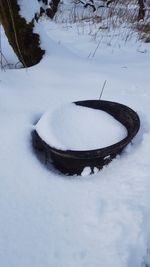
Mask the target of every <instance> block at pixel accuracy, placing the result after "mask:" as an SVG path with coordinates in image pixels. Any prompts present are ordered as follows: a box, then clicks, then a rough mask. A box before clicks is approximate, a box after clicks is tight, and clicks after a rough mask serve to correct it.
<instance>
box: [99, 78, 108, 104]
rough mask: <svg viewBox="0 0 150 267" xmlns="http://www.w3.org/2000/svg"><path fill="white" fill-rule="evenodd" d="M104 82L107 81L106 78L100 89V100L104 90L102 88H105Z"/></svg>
mask: <svg viewBox="0 0 150 267" xmlns="http://www.w3.org/2000/svg"><path fill="white" fill-rule="evenodd" d="M106 82H107V80H105V81H104V83H103V87H102V90H101V93H100V97H99V100H101V97H102V94H103V92H104V88H105V85H106Z"/></svg>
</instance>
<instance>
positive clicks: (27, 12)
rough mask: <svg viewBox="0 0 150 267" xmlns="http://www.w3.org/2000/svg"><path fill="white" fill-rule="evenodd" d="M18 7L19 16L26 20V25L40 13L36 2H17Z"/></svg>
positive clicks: (20, 0)
mask: <svg viewBox="0 0 150 267" xmlns="http://www.w3.org/2000/svg"><path fill="white" fill-rule="evenodd" d="M18 3H19V6H20V14H21V16H22V17H24V18H25V19H26V21H27V22H28V23H30V22H31V21H32V19H33V18H34V16H35V14H36V13H39V11H40V5H39V2H38V1H37V0H32V5H31V1H30V0H18Z"/></svg>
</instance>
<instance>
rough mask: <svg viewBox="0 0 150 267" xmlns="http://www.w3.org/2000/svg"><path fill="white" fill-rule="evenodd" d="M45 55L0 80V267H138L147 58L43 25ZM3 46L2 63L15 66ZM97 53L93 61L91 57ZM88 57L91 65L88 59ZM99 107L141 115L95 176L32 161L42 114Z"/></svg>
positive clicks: (147, 155)
mask: <svg viewBox="0 0 150 267" xmlns="http://www.w3.org/2000/svg"><path fill="white" fill-rule="evenodd" d="M41 29H42V31H41V32H42V45H43V47H44V48H46V49H47V54H46V56H45V57H44V59H43V60H42V62H41V63H40V64H39V65H37V66H34V67H32V68H29V69H27V70H26V69H14V70H6V71H5V72H4V71H1V72H0V125H1V130H0V266H2V267H10V266H11V267H20V266H21V267H50V266H51V267H141V266H142V267H143V266H146V263H147V264H148V263H150V258H149V254H148V251H149V248H150V116H149V114H150V90H149V89H150V76H149V73H150V52H149V44H145V45H144V44H142V45H141V44H139V43H134V40H133V41H131V42H128V43H126V44H123V43H122V45H121V46H120V48H119V47H117V48H116V47H114V46H110V45H109V46H107V45H106V43H105V42H104V43H101V45H100V46H99V47H98V49H96V48H97V44H96V43H95V42H92V41H91V40H90V37H89V36H87V35H85V36H84V35H82V36H79V35H77V33H75V30H74V28H73V27H72V28H70V29H66V28H63V27H62V26H61V25H57V24H55V23H50V22H49V21H47V22H43V23H41V25H39V26H38V27H37V30H41ZM4 42H5V47H4V48H3V49H4V50H5V51H3V52H5V55H6V56H7V57H8V60H9V57H10V60H11V62H12V60H13V62H14V63H16V62H17V59H15V57H14V56H12V54H11V52H9V51H10V50H9V49H10V48H9V46H8V45H7V43H6V39H5V36H4V34H3V43H4ZM95 49H96V53H95V54H94V55H93V52H94V51H95ZM89 55H93V56H89ZM105 80H107V85H106V87H105V90H104V93H103V96H102V99H106V100H111V101H116V102H120V103H123V104H126V105H128V106H130V107H131V108H133V109H134V110H135V111H137V112H138V114H139V116H140V119H141V128H140V131H139V133H138V135H137V136H136V138H135V139H134V141H133V143H132V144H131V145H129V146H128V147H127V149H126V151H124V153H123V154H122V155H120V156H118V157H117V158H116V159H115V160H113V162H112V163H111V164H110V165H109V166H107V167H105V168H104V169H103V170H102V171H100V172H98V173H97V174H94V175H91V176H86V177H80V176H79V177H65V176H63V175H61V174H60V173H58V172H57V171H56V170H54V168H52V170H51V171H49V170H47V169H46V168H45V167H44V166H43V165H42V164H41V163H40V162H39V161H38V159H37V158H36V157H35V154H34V153H33V151H32V147H31V131H32V128H33V125H35V124H36V123H37V121H38V120H39V118H40V117H41V115H42V114H43V113H44V112H45V111H46V110H48V109H49V108H55V107H56V106H59V105H62V104H66V103H69V102H72V101H76V100H83V99H98V98H99V95H100V91H101V88H102V85H103V83H104V81H105Z"/></svg>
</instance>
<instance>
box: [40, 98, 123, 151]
mask: <svg viewBox="0 0 150 267" xmlns="http://www.w3.org/2000/svg"><path fill="white" fill-rule="evenodd" d="M35 129H36V131H37V133H38V134H39V136H40V137H41V139H42V140H44V141H45V142H46V143H47V144H48V145H50V146H52V147H55V148H58V149H62V150H92V149H98V148H103V147H106V146H110V145H113V144H114V143H117V142H119V141H121V140H122V139H123V138H125V137H126V136H127V130H126V128H125V127H124V126H123V125H122V124H121V123H120V122H119V121H117V120H116V119H114V118H113V117H112V116H111V115H109V114H108V113H106V112H104V111H102V110H96V109H92V108H86V107H81V106H77V105H75V104H73V103H72V104H70V105H69V104H68V105H64V106H62V107H61V108H59V109H56V110H54V111H49V112H47V113H46V114H45V115H43V116H42V118H41V119H40V121H39V122H38V123H37V125H36V127H35Z"/></svg>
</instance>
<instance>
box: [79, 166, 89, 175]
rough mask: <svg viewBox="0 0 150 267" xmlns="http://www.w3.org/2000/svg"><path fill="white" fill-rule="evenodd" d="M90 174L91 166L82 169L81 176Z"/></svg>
mask: <svg viewBox="0 0 150 267" xmlns="http://www.w3.org/2000/svg"><path fill="white" fill-rule="evenodd" d="M90 174H91V168H90V167H85V168H84V169H83V171H82V172H81V176H83V177H85V176H88V175H90Z"/></svg>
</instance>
